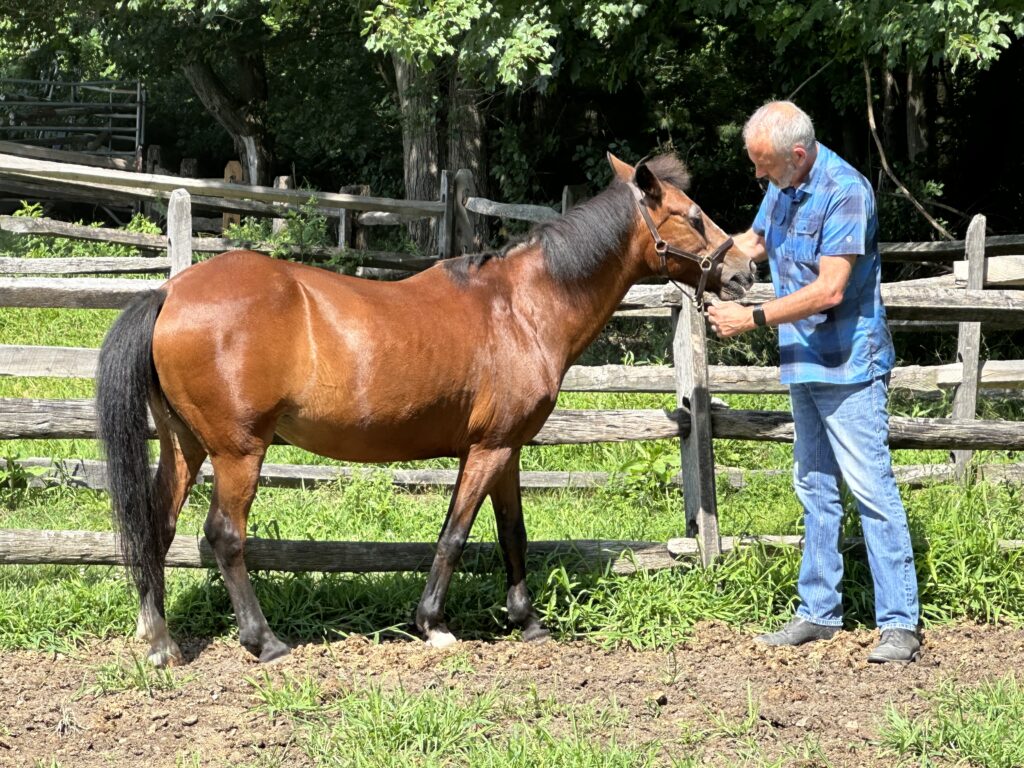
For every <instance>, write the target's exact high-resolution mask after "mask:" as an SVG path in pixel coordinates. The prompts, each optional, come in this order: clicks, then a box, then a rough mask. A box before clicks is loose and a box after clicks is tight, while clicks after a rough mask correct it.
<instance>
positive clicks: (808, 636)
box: [754, 616, 840, 645]
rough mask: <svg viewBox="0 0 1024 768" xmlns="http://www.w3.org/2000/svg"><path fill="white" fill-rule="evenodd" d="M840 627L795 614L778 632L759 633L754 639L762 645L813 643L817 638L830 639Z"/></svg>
mask: <svg viewBox="0 0 1024 768" xmlns="http://www.w3.org/2000/svg"><path fill="white" fill-rule="evenodd" d="M839 629H840V628H839V627H828V626H825V625H824V624H815V623H813V622H810V621H807V620H806V619H803V618H801V617H799V616H794V617H793V618H792V619H791V620H790V622H789V623H788V624H787V625H786V626H784V627H783V628H782V629H780V630H779V631H778V632H771V633H769V634H766V635H758V636H757V637H755V638H754V641H755V642H758V643H761V644H762V645H803V644H804V643H813V642H814V641H815V640H828V639H830V638H831V637H832V636H833V635H835V633H836V632H838V631H839Z"/></svg>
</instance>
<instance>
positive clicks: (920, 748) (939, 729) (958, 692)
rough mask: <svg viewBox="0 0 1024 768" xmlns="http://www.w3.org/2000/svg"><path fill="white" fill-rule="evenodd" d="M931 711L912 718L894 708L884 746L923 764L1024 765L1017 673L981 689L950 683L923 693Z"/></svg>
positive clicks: (1023, 693) (1022, 690) (1023, 709)
mask: <svg viewBox="0 0 1024 768" xmlns="http://www.w3.org/2000/svg"><path fill="white" fill-rule="evenodd" d="M924 696H925V698H926V699H927V700H928V702H929V705H930V706H929V711H928V712H926V713H925V714H923V715H919V716H917V717H911V716H909V715H907V714H906V713H905V712H902V711H900V710H898V709H896V708H894V707H892V706H890V707H888V708H887V710H886V713H885V717H886V725H885V727H884V728H883V730H882V734H881V742H882V744H883V746H885V747H886V748H887V749H889V750H890V751H891V752H892V753H894V754H896V755H898V756H899V757H901V758H904V759H907V758H909V759H912V760H913V761H915V762H916V763H917V764H918V765H979V766H982V765H983V766H986V768H1016V766H1021V765H1024V687H1021V685H1020V683H1019V682H1018V680H1017V676H1016V674H1015V673H1011V674H1009V675H1007V676H1006V677H1003V678H998V679H995V680H990V681H986V682H983V683H981V684H979V685H976V686H963V685H958V684H957V683H956V682H955V681H953V680H946V681H944V682H943V683H942V684H940V685H939V687H938V689H937V690H935V691H932V692H928V693H925V694H924Z"/></svg>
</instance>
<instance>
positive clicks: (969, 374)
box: [950, 214, 985, 480]
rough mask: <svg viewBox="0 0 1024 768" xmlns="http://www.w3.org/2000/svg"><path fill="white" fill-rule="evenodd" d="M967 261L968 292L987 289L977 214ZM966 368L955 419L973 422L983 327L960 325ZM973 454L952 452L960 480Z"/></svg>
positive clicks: (961, 356)
mask: <svg viewBox="0 0 1024 768" xmlns="http://www.w3.org/2000/svg"><path fill="white" fill-rule="evenodd" d="M964 251H965V253H964V256H965V258H966V259H967V290H981V289H982V288H984V287H985V217H984V216H982V215H981V214H978V215H977V216H975V217H974V218H973V219H971V223H970V225H969V226H968V227H967V238H966V243H965V248H964ZM956 359H957V362H958V363H960V364H961V365H962V366H963V374H962V378H961V380H960V385H959V386H958V387H957V388H956V391H955V392H954V393H953V414H952V416H953V418H954V419H973V418H975V417H976V416H977V415H978V382H979V379H980V376H981V323H976V322H968V323H960V330H959V335H958V338H957V350H956ZM971 456H973V451H960V450H953V451H951V452H950V458H951V459H952V461H953V464H954V466H955V470H954V471H955V473H956V476H957V478H959V479H961V480H963V479H965V478H966V477H967V470H968V467H969V465H970V462H971Z"/></svg>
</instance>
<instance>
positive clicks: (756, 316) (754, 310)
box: [750, 304, 768, 328]
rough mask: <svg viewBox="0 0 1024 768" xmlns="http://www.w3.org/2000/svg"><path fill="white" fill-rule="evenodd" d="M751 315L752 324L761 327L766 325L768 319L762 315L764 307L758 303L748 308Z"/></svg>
mask: <svg viewBox="0 0 1024 768" xmlns="http://www.w3.org/2000/svg"><path fill="white" fill-rule="evenodd" d="M750 310H751V315H752V317H753V321H754V326H755V327H757V328H763V327H764V326H766V325H768V320H767V319H766V318H765V316H764V307H762V306H761V305H760V304H755V305H754V306H753V307H751V308H750Z"/></svg>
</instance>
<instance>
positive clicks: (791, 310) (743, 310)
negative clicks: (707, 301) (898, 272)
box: [708, 240, 857, 339]
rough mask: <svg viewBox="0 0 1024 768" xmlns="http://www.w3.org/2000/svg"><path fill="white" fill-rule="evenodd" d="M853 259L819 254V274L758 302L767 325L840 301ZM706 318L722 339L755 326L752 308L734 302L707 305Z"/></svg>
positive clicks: (821, 309) (796, 318) (804, 314)
mask: <svg viewBox="0 0 1024 768" xmlns="http://www.w3.org/2000/svg"><path fill="white" fill-rule="evenodd" d="M762 243H763V240H762ZM741 247H742V246H741ZM856 260H857V257H856V256H822V257H821V258H820V261H819V267H818V277H817V278H816V279H815V281H814V282H813V283H810V284H809V285H805V286H804V287H803V288H801V289H800V290H798V291H794V292H793V293H791V294H789V295H788V296H783V297H781V298H778V299H772V300H771V301H768V302H765V303H764V304H762V305H761V309H762V310H763V311H764V318H765V320H766V321H767V323H768V325H779V324H781V323H792V322H795V321H796V320H803V319H804V318H805V317H810V316H811V315H815V314H817V313H819V312H824V311H825V310H827V309H831V308H832V307H834V306H836V305H837V304H839V302H841V301H842V300H843V292H844V291H845V290H846V284H847V282H849V280H850V273H851V272H852V271H853V265H854V262H856ZM708 319H709V320H710V321H711V330H713V331H714V332H715V333H717V334H718V335H719V336H721V337H722V338H723V339H725V338H729V337H730V336H735V335H737V334H739V333H743V332H744V331H750V330H753V329H754V328H756V327H757V326H756V325H755V324H754V314H753V310H752V309H751V308H750V307H744V306H743V305H742V304H737V303H736V302H734V301H728V302H724V303H722V304H716V305H714V306H712V307H709V308H708Z"/></svg>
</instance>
